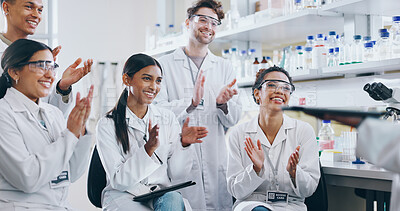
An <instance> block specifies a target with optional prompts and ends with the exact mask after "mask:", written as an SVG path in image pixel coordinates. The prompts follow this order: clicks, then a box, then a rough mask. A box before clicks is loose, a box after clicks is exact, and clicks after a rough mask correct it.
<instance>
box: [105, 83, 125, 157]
mask: <svg viewBox="0 0 400 211" xmlns="http://www.w3.org/2000/svg"><path fill="white" fill-rule="evenodd" d="M127 100H128V90H127V89H124V91H123V92H122V94H121V96H120V97H119V99H118V103H117V105H115V107H114V108H113V109H112V110H111V111H109V112H108V113H107V116H106V117H107V118H111V119H113V120H114V125H115V134H116V135H117V142H118V143H119V144H121V145H122V149H123V150H124V153H125V154H126V153H128V152H129V150H130V147H129V138H128V126H127V125H128V124H127V123H126V104H127Z"/></svg>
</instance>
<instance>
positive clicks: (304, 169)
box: [227, 115, 320, 211]
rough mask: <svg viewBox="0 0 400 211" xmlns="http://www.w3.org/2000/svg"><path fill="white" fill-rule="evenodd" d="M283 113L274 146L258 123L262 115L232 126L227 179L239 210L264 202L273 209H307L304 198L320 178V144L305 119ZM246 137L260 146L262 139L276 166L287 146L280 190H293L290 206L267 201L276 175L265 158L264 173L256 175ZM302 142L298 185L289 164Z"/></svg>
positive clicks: (297, 178) (281, 171) (283, 157)
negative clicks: (247, 148) (248, 151)
mask: <svg viewBox="0 0 400 211" xmlns="http://www.w3.org/2000/svg"><path fill="white" fill-rule="evenodd" d="M283 116H284V120H283V124H282V126H281V128H280V129H279V131H278V134H277V135H276V137H275V140H274V142H273V143H272V146H271V144H270V143H269V141H268V139H267V138H266V136H265V134H264V132H263V131H262V129H261V128H260V126H259V125H258V117H255V118H253V119H252V120H250V121H249V122H246V123H243V124H241V125H238V126H235V127H234V128H232V132H231V134H230V136H229V143H228V172H227V180H228V191H229V193H231V194H232V196H233V197H235V198H236V199H237V201H236V202H235V205H234V210H235V211H236V210H246V211H247V210H249V211H250V210H252V209H253V208H254V207H256V206H259V205H264V206H266V207H268V208H270V209H271V210H307V208H306V205H305V204H304V199H305V198H306V197H308V196H311V195H312V194H313V193H314V191H315V190H316V188H317V186H318V182H319V177H320V171H319V159H318V146H317V142H316V139H315V134H314V130H313V128H312V127H311V126H310V125H309V124H307V123H305V122H302V121H300V120H295V119H292V118H290V117H288V116H286V115H283ZM246 134H252V135H246ZM246 136H247V137H250V138H252V140H253V142H254V144H255V146H257V140H260V142H261V144H262V145H264V146H265V149H267V150H269V155H270V159H271V161H272V163H273V165H276V162H277V160H278V157H279V153H280V151H281V148H282V147H284V149H283V151H282V154H281V156H280V161H279V163H280V164H279V167H278V177H279V179H278V183H279V191H284V192H287V193H289V203H288V206H287V207H280V206H277V204H268V203H266V193H267V190H268V187H269V184H270V182H271V180H272V178H273V171H272V170H271V168H270V165H269V163H268V161H267V160H266V159H265V160H264V169H263V170H262V171H261V173H260V174H261V175H260V176H258V175H257V174H256V172H255V171H254V169H253V163H252V161H251V160H250V158H249V157H248V155H247V153H246V151H245V149H244V147H245V140H246V139H245V138H246ZM282 145H283V146H282ZM298 145H300V151H299V155H300V161H299V163H298V164H297V170H296V185H297V186H296V187H295V186H294V185H293V183H292V182H291V179H290V175H289V172H288V171H287V170H286V166H287V163H288V160H289V156H290V155H291V154H292V153H293V152H294V151H295V150H296V147H297V146H298Z"/></svg>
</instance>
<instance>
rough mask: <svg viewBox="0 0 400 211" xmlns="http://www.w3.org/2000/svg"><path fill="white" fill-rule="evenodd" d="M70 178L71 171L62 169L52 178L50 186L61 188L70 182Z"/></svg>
mask: <svg viewBox="0 0 400 211" xmlns="http://www.w3.org/2000/svg"><path fill="white" fill-rule="evenodd" d="M70 183H71V182H70V180H69V172H68V171H62V172H61V174H60V175H58V176H57V177H56V178H54V179H52V180H51V181H50V187H51V188H60V187H65V186H68V185H69V184H70Z"/></svg>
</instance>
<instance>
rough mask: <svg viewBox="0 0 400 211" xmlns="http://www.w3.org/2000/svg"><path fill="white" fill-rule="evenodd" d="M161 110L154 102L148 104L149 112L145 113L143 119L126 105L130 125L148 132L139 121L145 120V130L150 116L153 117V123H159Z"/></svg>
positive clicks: (127, 120) (127, 119)
mask: <svg viewBox="0 0 400 211" xmlns="http://www.w3.org/2000/svg"><path fill="white" fill-rule="evenodd" d="M159 117H161V112H160V111H159V110H158V109H157V108H156V107H155V106H154V105H152V104H150V105H148V109H147V113H146V114H145V115H144V117H143V119H140V118H139V117H137V116H136V115H135V113H133V112H132V111H131V110H130V109H129V108H128V107H126V122H127V123H128V126H129V127H132V128H134V129H136V130H140V131H141V132H143V133H145V134H147V131H143V126H142V125H140V123H139V121H143V122H144V123H145V124H146V127H145V130H146V129H147V127H148V124H149V118H150V119H151V124H152V126H153V127H154V125H156V124H157V122H158V121H157V120H158V119H160V118H159Z"/></svg>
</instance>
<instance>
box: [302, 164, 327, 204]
mask: <svg viewBox="0 0 400 211" xmlns="http://www.w3.org/2000/svg"><path fill="white" fill-rule="evenodd" d="M319 166H320V171H321V177H320V178H319V183H318V187H317V190H315V192H314V193H313V195H311V196H310V197H308V198H306V200H305V202H304V203H305V204H306V205H307V210H308V211H327V210H328V193H327V190H326V183H325V175H324V171H323V170H322V166H321V164H320V165H319Z"/></svg>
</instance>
